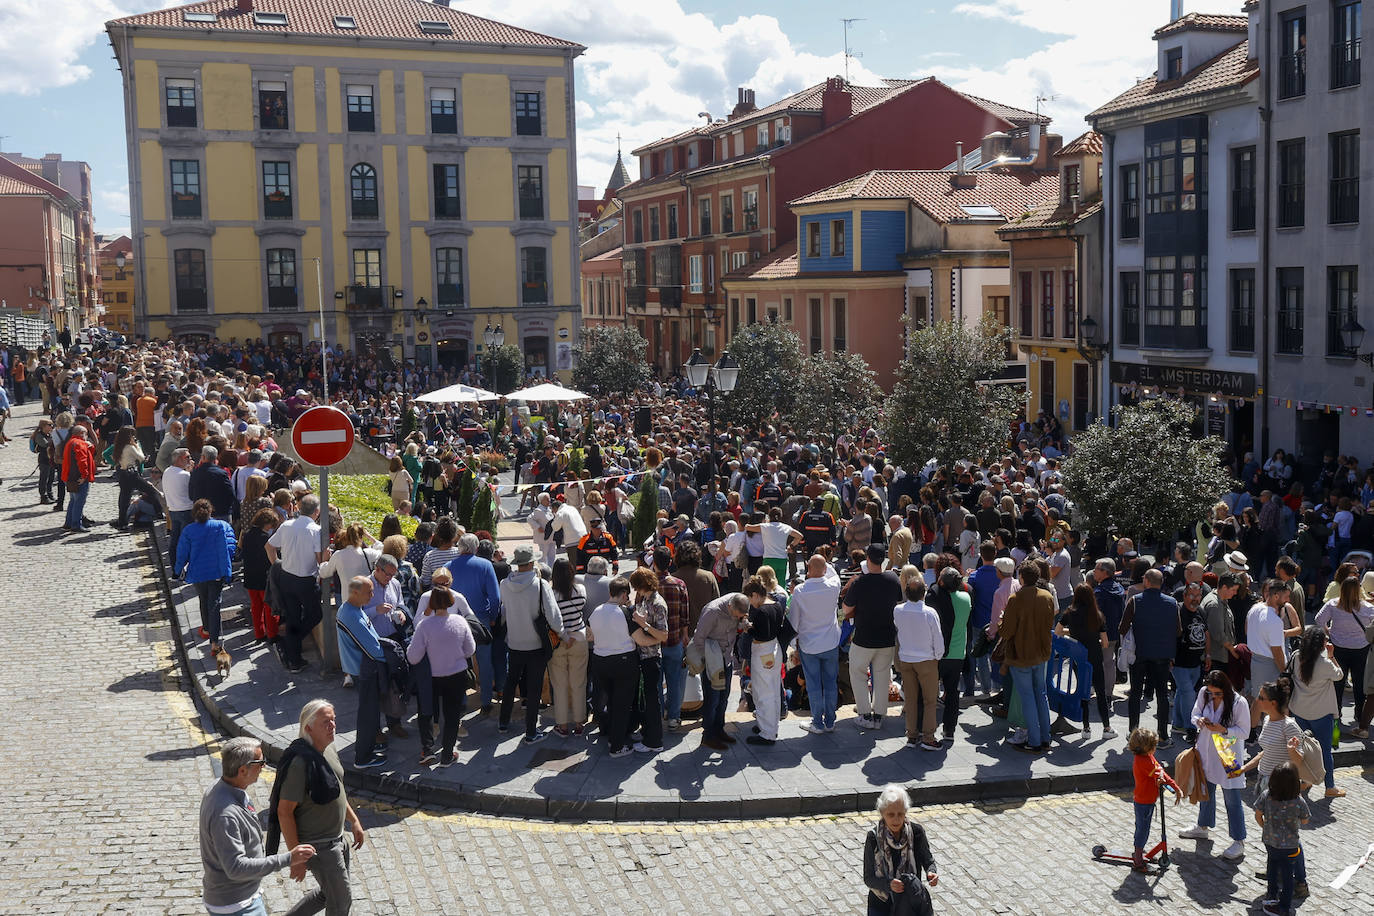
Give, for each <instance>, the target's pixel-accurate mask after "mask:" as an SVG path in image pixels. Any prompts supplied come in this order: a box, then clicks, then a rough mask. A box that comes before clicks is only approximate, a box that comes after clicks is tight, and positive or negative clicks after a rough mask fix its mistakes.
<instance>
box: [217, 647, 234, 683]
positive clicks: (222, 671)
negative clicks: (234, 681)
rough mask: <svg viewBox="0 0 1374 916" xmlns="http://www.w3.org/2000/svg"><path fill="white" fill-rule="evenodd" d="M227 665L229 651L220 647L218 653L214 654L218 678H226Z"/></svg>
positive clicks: (227, 673)
mask: <svg viewBox="0 0 1374 916" xmlns="http://www.w3.org/2000/svg"><path fill="white" fill-rule="evenodd" d="M229 664H230V658H229V650H227V649H225V648H224V646H220V647H219V651H218V652H216V653H215V672H216V673H217V674H219V676H220V677H228V676H229Z"/></svg>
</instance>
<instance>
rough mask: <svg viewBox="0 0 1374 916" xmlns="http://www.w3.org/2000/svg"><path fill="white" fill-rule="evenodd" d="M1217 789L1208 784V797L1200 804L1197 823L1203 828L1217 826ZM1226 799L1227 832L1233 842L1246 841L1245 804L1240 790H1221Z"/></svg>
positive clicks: (1213, 785)
mask: <svg viewBox="0 0 1374 916" xmlns="http://www.w3.org/2000/svg"><path fill="white" fill-rule="evenodd" d="M1217 791H1218V790H1217V787H1216V785H1215V784H1214V783H1210V782H1209V783H1207V797H1206V798H1205V799H1203V800H1202V801H1200V802H1198V806H1197V822H1198V825H1199V826H1201V827H1215V826H1216V825H1217ZM1220 791H1221V794H1222V795H1223V796H1225V798H1226V831H1227V833H1229V834H1231V839H1233V840H1244V839H1245V802H1244V801H1243V800H1242V799H1241V790H1240V789H1221V790H1220Z"/></svg>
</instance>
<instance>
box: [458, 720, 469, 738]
mask: <svg viewBox="0 0 1374 916" xmlns="http://www.w3.org/2000/svg"><path fill="white" fill-rule="evenodd" d="M467 736H468V727H467V726H466V725H464V724H462V723H461V722H460V723H458V737H459V738H466V737H467Z"/></svg>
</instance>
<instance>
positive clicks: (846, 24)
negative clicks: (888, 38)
mask: <svg viewBox="0 0 1374 916" xmlns="http://www.w3.org/2000/svg"><path fill="white" fill-rule="evenodd" d="M867 21H868V20H867V19H864V18H862V17H854V18H851V19H841V20H840V22H843V23H844V84H845V85H846V86H848V85H849V59H850V58H851V57H854V58H859V57H863V53H862V52H861V51H850V50H849V27H850V25H852V24H853V23H855V22H867Z"/></svg>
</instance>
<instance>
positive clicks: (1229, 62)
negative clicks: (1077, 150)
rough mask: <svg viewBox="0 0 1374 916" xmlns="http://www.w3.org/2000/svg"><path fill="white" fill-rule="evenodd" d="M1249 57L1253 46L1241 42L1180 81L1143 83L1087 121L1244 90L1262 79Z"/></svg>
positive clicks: (1256, 65) (1153, 80) (1115, 99)
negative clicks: (1253, 82) (1238, 88)
mask: <svg viewBox="0 0 1374 916" xmlns="http://www.w3.org/2000/svg"><path fill="white" fill-rule="evenodd" d="M1249 55H1250V43H1249V42H1248V41H1242V42H1240V43H1239V44H1237V45H1234V46H1232V47H1231V48H1230V49H1228V50H1226V51H1223V52H1221V53H1220V54H1218V55H1217V56H1216V57H1213V58H1212V59H1211V60H1209V61H1206V62H1204V63H1202V64H1200V65H1198V66H1197V67H1194V68H1193V69H1192V70H1190V71H1188V72H1187V73H1185V74H1183V76H1182V77H1180V78H1179V79H1176V80H1163V81H1161V80H1159V79H1158V78H1156V77H1150V78H1149V79H1143V80H1141V81H1140V82H1138V83H1136V84H1135V85H1134V86H1132V87H1131V88H1130V89H1127V90H1126V91H1125V92H1123V93H1121V95H1119V96H1117V97H1116V98H1114V99H1112V100H1111V101H1110V102H1108V103H1107V104H1105V105H1103V106H1102V107H1101V108H1099V109H1097V110H1096V111H1093V112H1091V113H1089V114H1088V120H1092V119H1093V118H1095V117H1101V116H1103V115H1110V114H1116V113H1118V112H1122V111H1130V110H1131V109H1133V108H1143V107H1145V106H1146V105H1154V104H1156V103H1159V102H1174V101H1178V100H1180V99H1186V98H1190V97H1192V96H1197V95H1205V94H1207V93H1209V92H1217V91H1219V90H1222V89H1232V88H1235V87H1237V86H1243V85H1245V84H1246V83H1248V82H1250V81H1251V80H1252V79H1254V78H1255V77H1256V76H1258V75H1259V66H1258V64H1257V62H1256V61H1253V60H1250V59H1249Z"/></svg>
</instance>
